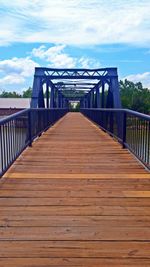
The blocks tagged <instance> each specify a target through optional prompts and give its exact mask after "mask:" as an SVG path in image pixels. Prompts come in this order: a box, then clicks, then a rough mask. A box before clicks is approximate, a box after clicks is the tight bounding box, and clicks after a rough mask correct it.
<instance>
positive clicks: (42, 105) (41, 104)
mask: <svg viewBox="0 0 150 267" xmlns="http://www.w3.org/2000/svg"><path fill="white" fill-rule="evenodd" d="M38 107H39V108H45V102H44V93H43V85H42V81H41V80H40V91H39V97H38Z"/></svg>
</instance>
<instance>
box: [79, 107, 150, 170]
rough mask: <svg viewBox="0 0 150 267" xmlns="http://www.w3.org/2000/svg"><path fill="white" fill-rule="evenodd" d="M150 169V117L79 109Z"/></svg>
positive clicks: (119, 111) (132, 112) (130, 111)
mask: <svg viewBox="0 0 150 267" xmlns="http://www.w3.org/2000/svg"><path fill="white" fill-rule="evenodd" d="M81 112H82V113H83V114H84V115H85V116H87V117H88V118H89V119H91V120H92V121H94V122H95V123H96V124H98V125H99V126H100V128H101V129H103V130H104V131H106V132H108V133H109V134H110V135H111V136H113V137H115V138H116V139H117V140H118V141H119V142H120V143H121V144H122V146H123V148H128V149H129V150H130V151H131V152H132V153H133V154H134V155H135V156H136V157H137V158H138V159H139V160H140V161H141V162H142V163H144V165H145V166H146V167H147V168H149V169H150V116H149V115H146V114H142V113H139V112H136V111H133V110H129V109H81Z"/></svg>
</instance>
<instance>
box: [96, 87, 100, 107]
mask: <svg viewBox="0 0 150 267" xmlns="http://www.w3.org/2000/svg"><path fill="white" fill-rule="evenodd" d="M95 107H96V108H100V107H101V104H100V92H99V86H97V87H96V95H95Z"/></svg>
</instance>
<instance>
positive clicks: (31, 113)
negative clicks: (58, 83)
mask: <svg viewBox="0 0 150 267" xmlns="http://www.w3.org/2000/svg"><path fill="white" fill-rule="evenodd" d="M67 112H68V109H61V108H59V109H57V108H55V109H45V108H43V109H42V108H39V109H25V110H23V111H20V112H17V113H15V114H13V115H11V116H9V117H7V118H5V119H2V120H0V177H1V176H2V175H3V174H4V173H5V172H6V171H7V170H8V168H9V167H10V166H11V165H12V164H13V162H14V161H15V160H16V159H17V158H18V156H19V155H20V154H21V153H22V151H23V150H24V149H25V148H26V147H27V146H31V145H32V142H33V140H34V139H35V138H36V137H38V136H40V135H41V134H42V133H43V132H44V131H46V130H47V129H48V128H49V127H51V126H52V125H53V124H54V123H55V122H56V121H57V120H59V119H60V118H61V117H62V116H64V115H65V114H66V113H67Z"/></svg>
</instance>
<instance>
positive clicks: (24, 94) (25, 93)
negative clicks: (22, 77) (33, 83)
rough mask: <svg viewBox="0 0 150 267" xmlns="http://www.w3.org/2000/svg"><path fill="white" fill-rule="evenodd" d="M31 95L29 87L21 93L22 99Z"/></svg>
mask: <svg viewBox="0 0 150 267" xmlns="http://www.w3.org/2000/svg"><path fill="white" fill-rule="evenodd" d="M31 95H32V88H31V87H29V88H28V89H27V90H25V91H23V95H22V97H23V98H31Z"/></svg>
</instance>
